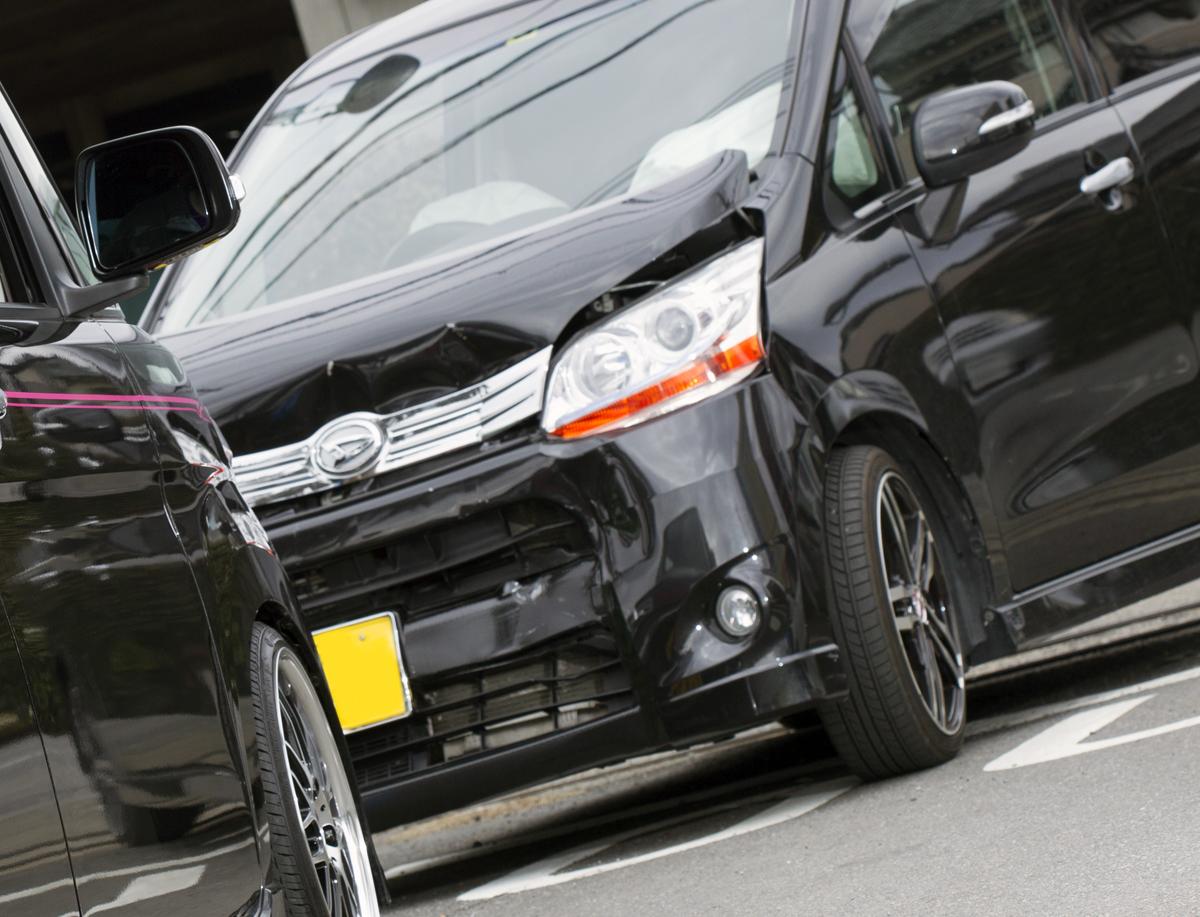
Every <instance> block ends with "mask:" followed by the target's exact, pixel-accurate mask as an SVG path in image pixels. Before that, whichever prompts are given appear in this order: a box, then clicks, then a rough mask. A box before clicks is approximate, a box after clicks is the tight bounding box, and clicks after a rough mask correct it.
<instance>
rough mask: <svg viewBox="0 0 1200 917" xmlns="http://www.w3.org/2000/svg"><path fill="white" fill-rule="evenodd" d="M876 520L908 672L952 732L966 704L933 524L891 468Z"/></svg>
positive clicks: (934, 713)
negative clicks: (930, 523)
mask: <svg viewBox="0 0 1200 917" xmlns="http://www.w3.org/2000/svg"><path fill="white" fill-rule="evenodd" d="M876 520H877V522H876V525H877V535H878V538H879V556H880V558H881V562H882V565H883V570H882V573H883V581H884V584H885V585H886V587H887V597H888V602H889V603H890V605H891V611H892V615H891V618H892V623H893V624H894V625H895V627H896V631H897V633H898V635H899V637H900V644H901V646H902V648H903V650H904V656H905V660H906V662H907V663H908V671H909V674H910V675H911V676H912V679H913V682H914V684H915V685H916V688H917V692H918V694H920V696H921V700H922V702H923V703H924V705H925V709H926V710H927V711H928V713H929V715H930V716H931V717H932V718H933V721H934V723H935V724H936V725H937V727H938V729H940V730H941V731H942V732H944V733H946V734H948V735H949V734H953V733H955V732H957V731H958V730H959V729H960V728H961V727H962V722H963V716H964V714H965V710H966V687H965V669H964V665H963V655H962V645H961V642H960V640H959V636H958V627H957V624H956V621H955V617H954V615H953V614H952V613H951V610H950V606H949V595H950V591H949V589H948V587H947V584H946V580H945V576H944V573H943V571H942V565H941V562H940V560H939V558H938V550H937V544H936V542H935V540H934V535H933V530H932V528H931V527H930V525H929V520H928V518H927V517H926V515H925V512H924V511H923V510H922V509H921V506H920V504H919V503H918V502H917V499H916V497H915V495H914V494H913V492H912V490H911V489H910V488H909V486H908V485H907V484H906V483H905V482H904V479H903V478H901V477H900V476H899V475H898V474H896V473H895V472H889V473H887V474H885V475H884V476H883V477H882V478H881V479H880V482H879V489H878V496H877V504H876Z"/></svg>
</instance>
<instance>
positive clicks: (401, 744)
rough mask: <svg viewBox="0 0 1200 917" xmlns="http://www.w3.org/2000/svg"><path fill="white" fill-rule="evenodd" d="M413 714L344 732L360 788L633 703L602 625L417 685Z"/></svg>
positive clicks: (588, 719)
mask: <svg viewBox="0 0 1200 917" xmlns="http://www.w3.org/2000/svg"><path fill="white" fill-rule="evenodd" d="M414 698H415V706H416V710H415V712H414V713H413V715H412V716H411V717H409V718H408V719H406V720H402V721H400V722H398V723H392V724H387V725H385V726H381V727H379V728H377V729H373V730H369V731H367V732H362V733H356V734H354V735H351V736H348V737H347V739H348V742H349V745H350V756H351V759H352V760H353V762H354V769H355V772H356V774H357V777H358V780H359V782H360V785H361V786H362V788H363V789H364V790H365V789H373V788H375V787H377V786H381V785H386V784H387V783H389V782H393V781H395V780H397V779H402V778H403V777H405V776H407V775H408V774H411V773H413V772H415V771H418V770H423V769H425V768H429V767H437V766H438V765H441V764H447V763H450V762H453V761H457V760H461V759H462V758H464V757H467V756H469V755H473V754H482V753H486V752H488V751H492V750H495V749H499V748H505V747H508V746H510V745H514V744H518V743H520V742H523V741H528V740H529V739H533V738H537V737H538V736H543V735H547V734H550V733H553V732H560V731H563V730H565V729H571V728H573V727H575V726H579V725H583V724H584V723H588V722H591V721H593V720H596V719H599V718H601V717H603V716H607V715H609V714H612V713H616V712H619V711H621V710H625V709H628V708H629V707H631V706H633V694H632V689H631V685H630V681H629V676H628V673H627V671H626V670H625V667H624V666H623V664H622V662H621V659H620V656H619V653H618V651H617V648H616V645H615V641H614V640H613V637H612V635H611V634H610V633H608V632H607V631H606V630H604V629H603V628H600V627H596V628H591V629H590V630H588V631H586V632H584V633H581V634H575V635H573V636H571V637H568V638H565V639H561V640H558V641H555V643H554V644H553V645H552V646H550V647H549V648H541V649H536V650H531V651H528V652H526V653H524V654H522V655H520V656H518V657H516V658H508V659H504V660H500V661H490V662H488V663H487V664H484V665H480V666H478V667H476V668H474V669H472V670H470V671H465V672H457V673H454V674H453V675H449V676H445V677H440V678H437V679H426V680H425V681H424V682H423V683H418V684H416V685H415V686H414Z"/></svg>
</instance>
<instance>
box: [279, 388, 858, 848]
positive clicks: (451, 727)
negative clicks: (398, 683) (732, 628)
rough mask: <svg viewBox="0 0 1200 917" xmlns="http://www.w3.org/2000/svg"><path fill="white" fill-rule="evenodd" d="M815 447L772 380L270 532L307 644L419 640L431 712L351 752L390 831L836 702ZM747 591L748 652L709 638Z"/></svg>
mask: <svg viewBox="0 0 1200 917" xmlns="http://www.w3.org/2000/svg"><path fill="white" fill-rule="evenodd" d="M804 432H805V430H804V427H803V424H802V422H801V421H800V419H799V417H798V415H797V414H796V413H795V410H794V408H793V407H792V405H791V403H790V402H789V401H788V399H787V398H786V397H784V395H783V394H782V392H781V391H780V390H779V389H778V387H777V386H776V384H775V382H774V379H773V377H771V376H770V375H763V376H760V377H758V378H757V379H754V380H751V381H748V382H746V383H744V384H742V385H740V386H738V387H737V388H736V389H733V390H731V391H730V392H727V393H725V394H723V395H721V396H719V397H716V398H712V399H710V400H708V401H705V402H702V403H700V404H697V405H694V406H691V407H688V408H685V409H683V410H680V411H677V412H675V413H673V414H670V415H667V416H666V417H663V418H660V419H658V420H655V421H653V422H650V423H647V424H644V425H642V426H639V427H636V428H633V429H630V430H627V431H624V432H621V433H619V434H612V435H607V436H598V437H594V438H591V439H587V440H582V441H577V442H570V443H566V442H551V441H547V440H546V439H545V438H544V437H542V436H541V435H540V434H538V433H537V432H536V431H534V430H532V429H528V430H524V431H515V432H514V434H513V435H512V436H510V437H508V438H507V440H506V441H504V442H501V443H499V444H494V445H492V446H491V447H490V448H487V447H481V448H479V449H477V450H471V451H468V452H465V453H460V454H457V455H455V456H451V457H447V458H446V459H445V460H444V461H441V462H439V463H437V464H431V465H428V466H421V467H419V468H416V469H410V470H407V471H406V472H405V473H404V474H403V476H402V477H392V478H388V477H386V476H385V477H381V478H378V479H376V480H374V481H372V482H370V483H369V485H364V486H363V487H362V488H360V489H359V490H357V491H355V490H354V489H350V490H349V491H348V492H346V493H345V494H340V495H338V496H337V498H331V497H330V496H328V495H326V496H325V497H320V498H308V501H307V502H304V501H301V502H297V503H295V504H291V505H288V506H285V507H283V508H277V509H275V510H274V511H273V512H272V513H270V514H267V515H266V517H265V521H266V523H267V526H268V528H269V530H270V532H271V536H272V539H273V541H274V542H275V545H276V547H277V548H278V549H279V552H280V555H281V556H282V557H284V558H286V559H287V560H288V567H289V572H290V573H291V574H292V576H293V579H294V582H295V584H296V586H297V591H298V593H299V595H300V598H301V603H302V605H303V607H304V610H305V614H306V616H307V619H308V623H309V625H310V626H311V627H313V628H319V627H326V626H329V625H331V624H335V623H338V622H339V621H346V620H353V619H356V618H362V617H363V616H365V615H368V614H370V613H372V612H376V611H394V612H396V613H397V615H398V617H399V620H400V622H401V630H402V646H403V654H404V659H405V663H406V665H407V669H408V673H409V677H410V682H411V685H412V694H413V705H414V712H413V715H412V716H410V717H409V718H407V719H405V720H402V721H399V722H396V723H390V724H386V725H382V726H379V727H376V728H373V729H368V730H365V731H363V732H360V733H356V734H354V735H352V736H350V737H349V740H350V747H351V752H352V756H353V758H354V763H355V768H356V771H357V776H358V779H359V782H360V785H361V787H362V790H363V798H364V800H365V803H366V806H367V809H368V815H369V818H370V820H371V824H372V826H373V827H374V828H375V829H380V828H384V827H387V826H389V825H393V824H396V823H399V822H402V821H408V820H413V819H416V818H420V817H424V816H427V815H430V814H433V813H435V812H438V811H444V810H446V809H450V808H454V807H456V806H459V805H463V804H466V803H468V802H472V801H475V800H477V799H480V798H483V797H486V796H489V795H493V794H495V793H499V792H504V791H507V790H511V789H515V788H517V787H520V786H523V785H527V784H530V783H534V782H537V781H539V780H544V779H548V778H553V777H557V776H562V775H564V774H566V773H569V772H571V771H574V770H579V769H582V768H587V767H591V766H595V765H599V764H604V763H607V762H611V761H614V760H619V759H621V758H625V757H628V756H630V755H634V754H638V753H640V752H644V751H650V750H654V749H657V748H662V747H670V746H679V745H685V744H688V743H691V742H694V741H698V740H701V739H705V738H710V737H713V736H717V735H722V734H728V733H731V732H734V731H737V730H740V729H743V728H746V727H748V726H751V725H754V724H756V723H760V722H765V721H769V720H773V719H777V718H779V717H780V716H782V715H785V714H788V713H791V712H795V711H797V710H800V709H803V708H805V707H806V706H810V705H811V704H812V703H813V702H814V701H816V700H819V699H822V698H827V697H835V696H840V695H841V693H843V691H844V679H843V676H842V673H841V670H840V666H839V665H838V662H837V650H836V647H834V646H833V644H832V640H831V638H830V635H829V629H828V621H827V617H826V615H825V613H824V611H823V609H820V608H816V607H814V606H815V604H816V603H815V602H814V596H819V595H820V588H819V586H817V584H816V583H814V582H813V580H814V578H815V577H819V576H821V575H822V574H821V573H820V570H821V569H822V566H821V562H820V558H819V557H814V556H813V549H812V548H811V547H810V546H811V545H812V544H815V543H816V542H815V541H814V539H813V537H812V536H813V533H814V532H816V531H818V530H819V500H816V499H815V498H814V496H813V494H814V490H813V487H812V486H811V483H810V480H809V478H810V476H809V475H806V474H805V473H804V472H803V471H802V470H801V469H802V468H803V462H802V460H801V457H800V452H801V442H802V439H803V434H804ZM798 533H801V534H799V535H798ZM731 582H736V583H741V584H744V585H747V586H750V587H751V588H752V589H753V590H754V591H755V592H756V593H757V594H758V596H759V598H760V601H761V602H762V604H763V610H764V618H763V623H762V625H761V626H760V627H759V629H758V630H757V632H756V633H755V634H754V635H752V636H751V637H748V638H745V639H743V640H740V641H739V640H732V639H730V638H729V637H727V636H725V635H724V634H723V633H722V631H721V630H720V628H719V627H718V626H717V625H716V622H715V620H714V617H713V605H714V602H715V598H716V595H717V594H718V593H719V591H720V590H721V588H723V587H724V586H725V585H728V584H729V583H731ZM814 587H817V588H815V589H814Z"/></svg>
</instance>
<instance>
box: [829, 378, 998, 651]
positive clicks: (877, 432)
mask: <svg viewBox="0 0 1200 917" xmlns="http://www.w3.org/2000/svg"><path fill="white" fill-rule="evenodd" d="M814 421H815V422H814V430H815V431H816V432H817V434H818V440H819V442H818V445H817V449H816V452H817V455H816V456H815V458H816V460H817V463H818V465H819V467H820V468H821V470H822V473H823V470H824V466H825V463H826V461H827V460H828V457H829V455H830V454H832V452H833V450H835V449H838V448H841V447H844V446H855V445H866V446H876V447H878V448H881V449H883V450H884V451H886V452H888V453H889V454H890V455H892V457H893V458H895V459H897V460H899V461H900V462H901V463H902V464H904V465H906V466H908V467H910V468H913V469H915V470H916V472H917V474H918V475H919V477H920V479H921V482H922V483H923V484H924V485H925V487H926V488H927V489H928V490H929V491H930V492H931V493H932V494H933V496H934V499H935V500H936V501H937V503H938V508H939V511H940V512H941V515H942V516H943V517H944V521H945V522H946V524H947V525H948V526H950V528H951V529H952V532H953V534H954V536H955V537H954V542H955V544H954V547H955V550H956V554H957V556H958V561H959V562H958V564H957V565H956V566H957V568H958V570H957V571H956V579H957V581H958V583H957V585H958V587H959V589H960V590H962V594H963V595H966V596H968V604H969V607H970V608H971V609H974V613H971V614H961V615H960V617H961V620H960V624H961V625H962V626H963V629H964V634H965V636H966V638H967V640H966V643H967V646H968V647H969V648H970V650H971V655H972V656H974V657H978V658H992V657H994V656H997V655H1004V654H1005V653H1007V652H1011V650H1012V647H1011V645H1010V644H1011V641H1010V640H1009V639H1008V636H1007V632H1005V631H1004V629H1003V627H1000V626H998V622H997V621H995V620H994V616H993V614H992V612H991V608H992V607H993V606H994V604H995V602H996V596H997V595H998V586H999V585H1000V584H999V583H998V582H997V579H998V577H997V575H996V573H997V560H998V558H997V557H996V552H995V551H994V547H993V548H990V547H989V546H994V545H995V541H994V540H993V538H991V537H989V530H990V529H991V525H990V523H991V521H992V519H991V515H990V508H989V507H988V506H987V503H986V495H980V494H975V493H972V490H971V488H969V487H968V486H967V485H966V484H965V483H964V481H963V478H962V477H961V476H960V475H959V474H957V473H956V472H955V470H954V466H953V463H952V461H951V459H950V458H949V457H948V455H949V453H948V452H947V451H946V450H945V449H944V448H943V447H942V446H941V445H940V444H939V441H938V438H937V437H936V435H935V434H934V433H933V432H931V429H930V424H929V423H928V421H927V420H926V416H925V413H924V412H923V411H922V410H921V409H920V407H918V405H917V402H916V400H915V399H914V398H913V397H912V395H911V394H910V392H909V391H908V389H907V388H906V387H905V386H904V385H903V384H902V383H900V382H899V380H897V379H895V378H894V377H892V376H889V375H887V374H886V373H882V372H877V371H863V372H859V373H852V374H848V375H846V376H844V377H842V378H840V379H838V380H837V381H836V382H835V383H834V384H833V385H831V386H830V388H829V390H828V391H827V393H826V395H825V396H824V397H823V398H822V400H821V402H820V404H819V406H818V410H817V414H816V417H815V418H814ZM822 476H823V474H822ZM981 504H982V505H981ZM1002 569H1003V568H1002V567H1001V570H1002Z"/></svg>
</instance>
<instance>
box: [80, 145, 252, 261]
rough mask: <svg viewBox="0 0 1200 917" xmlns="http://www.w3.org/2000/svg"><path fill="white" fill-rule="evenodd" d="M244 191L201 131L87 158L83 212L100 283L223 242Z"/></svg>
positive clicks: (101, 149) (83, 159)
mask: <svg viewBox="0 0 1200 917" xmlns="http://www.w3.org/2000/svg"><path fill="white" fill-rule="evenodd" d="M237 187H238V185H237V182H236V179H234V178H231V176H230V175H229V171H228V170H227V169H226V168H225V162H224V160H223V159H222V158H221V154H220V152H219V151H218V150H217V148H216V146H215V145H214V144H213V142H212V141H211V140H210V139H209V138H208V137H207V136H206V135H205V134H204V133H203V132H202V131H198V130H196V129H195V128H193V127H169V128H164V129H163V130H157V131H149V132H148V133H145V134H136V135H134V136H132V137H123V138H121V139H119V140H110V141H108V142H107V143H101V144H99V145H97V146H93V147H90V148H88V149H86V150H84V151H83V152H82V153H81V154H80V155H79V162H78V165H77V166H76V171H75V206H76V208H77V210H78V213H79V223H80V227H81V228H82V230H83V236H84V239H85V240H86V242H87V246H88V253H89V255H90V256H91V261H92V269H93V270H94V271H95V272H96V276H97V277H99V278H101V279H103V280H107V279H109V278H113V277H120V276H124V275H128V274H136V273H140V272H142V271H146V270H149V269H152V268H155V267H160V266H162V265H165V264H168V263H169V262H171V261H177V260H178V259H180V258H182V257H184V256H186V255H189V254H191V253H192V252H194V251H196V250H197V249H198V248H201V247H202V246H204V245H207V244H208V243H210V242H212V241H214V240H215V239H219V238H220V237H221V236H223V235H225V234H226V233H228V232H229V231H230V230H231V229H233V227H234V226H235V225H236V224H237V221H238V216H239V215H240V213H241V207H240V205H239V203H238V202H239V200H240V197H241V195H240V192H238V191H237V190H235V189H236V188H237Z"/></svg>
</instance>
